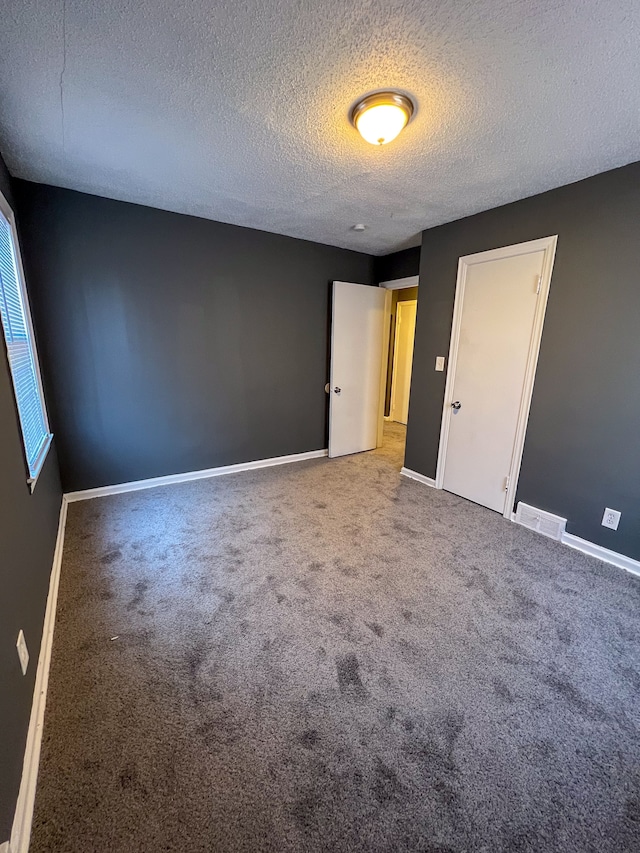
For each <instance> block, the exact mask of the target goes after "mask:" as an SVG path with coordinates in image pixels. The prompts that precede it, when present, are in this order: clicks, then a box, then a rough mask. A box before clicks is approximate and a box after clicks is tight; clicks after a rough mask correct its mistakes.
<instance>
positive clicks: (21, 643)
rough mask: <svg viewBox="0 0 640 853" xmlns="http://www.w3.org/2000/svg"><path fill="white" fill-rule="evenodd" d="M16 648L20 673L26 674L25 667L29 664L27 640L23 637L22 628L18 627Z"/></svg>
mask: <svg viewBox="0 0 640 853" xmlns="http://www.w3.org/2000/svg"><path fill="white" fill-rule="evenodd" d="M16 648H17V649H18V657H19V658H20V666H21V667H22V674H23V675H26V674H27V667H28V666H29V650H28V649H27V641H26V640H25V638H24V633H23V631H22V628H20V633H19V634H18V642H17V643H16Z"/></svg>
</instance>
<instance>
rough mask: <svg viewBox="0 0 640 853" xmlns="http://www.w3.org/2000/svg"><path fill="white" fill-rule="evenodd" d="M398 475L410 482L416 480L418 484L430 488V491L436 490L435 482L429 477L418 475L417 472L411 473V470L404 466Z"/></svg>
mask: <svg viewBox="0 0 640 853" xmlns="http://www.w3.org/2000/svg"><path fill="white" fill-rule="evenodd" d="M400 473H401V474H402V475H403V477H408V478H409V479H410V480H416V482H418V483H423V485H425V486H431V488H432V489H437V488H438V486H436V481H435V480H434V479H432V478H431V477H425V475H424V474H419V473H418V472H417V471H412V470H411V468H405V467H404V466H403V467H402V468H401V469H400Z"/></svg>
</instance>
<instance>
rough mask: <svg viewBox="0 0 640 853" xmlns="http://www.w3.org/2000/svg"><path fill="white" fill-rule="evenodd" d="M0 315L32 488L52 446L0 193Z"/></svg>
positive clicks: (9, 214) (14, 241) (10, 219)
mask: <svg viewBox="0 0 640 853" xmlns="http://www.w3.org/2000/svg"><path fill="white" fill-rule="evenodd" d="M0 316H1V317H2V329H3V331H4V339H5V342H6V345H7V357H8V359H9V369H10V371H11V377H12V379H13V389H14V392H15V396H16V405H17V407H18V415H19V417H20V427H21V429H22V440H23V444H24V452H25V457H26V462H27V468H28V470H29V477H28V483H29V485H30V486H31V491H33V489H34V487H35V484H36V480H37V479H38V474H39V473H40V471H41V470H42V466H43V464H44V460H45V458H46V455H47V451H48V450H49V446H50V445H51V439H52V437H53V436H52V435H51V433H50V432H49V423H48V421H47V412H46V409H45V405H44V394H43V393H42V380H41V379H40V369H39V367H38V356H37V353H36V345H35V339H34V336H33V327H32V325H31V315H30V314H29V302H28V299H27V291H26V288H25V284H24V275H23V272H22V261H21V259H20V249H19V247H18V235H17V232H16V225H15V219H14V216H13V211H12V210H11V208H10V207H9V205H8V204H7V201H6V199H5V198H4V196H3V195H2V194H0Z"/></svg>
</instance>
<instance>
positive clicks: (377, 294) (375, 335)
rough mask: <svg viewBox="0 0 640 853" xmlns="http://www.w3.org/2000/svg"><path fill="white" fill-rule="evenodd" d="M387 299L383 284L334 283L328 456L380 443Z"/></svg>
mask: <svg viewBox="0 0 640 853" xmlns="http://www.w3.org/2000/svg"><path fill="white" fill-rule="evenodd" d="M385 300H386V291H385V290H384V289H383V288H381V287H371V286H369V285H365V284H350V283H348V282H345V281H334V283H333V315H332V324H331V380H330V391H329V398H330V399H329V456H332V457H333V456H344V455H345V454H347V453H359V452H360V451H362V450H373V449H374V448H375V447H376V446H377V442H378V426H379V422H380V420H381V414H382V413H381V396H380V392H381V375H382V367H383V359H382V356H383V344H384V340H383V337H384V336H383V331H384V327H385Z"/></svg>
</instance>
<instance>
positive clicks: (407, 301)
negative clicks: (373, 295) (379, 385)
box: [389, 299, 418, 421]
mask: <svg viewBox="0 0 640 853" xmlns="http://www.w3.org/2000/svg"><path fill="white" fill-rule="evenodd" d="M401 305H415V306H416V310H417V308H418V300H417V299H404V300H403V301H402V302H397V303H396V326H395V329H394V330H393V359H392V361H391V405H390V406H389V420H391V421H392V420H393V410H394V408H395V405H394V400H395V394H396V365H397V360H398V319H399V318H398V314H399V312H400V306H401ZM416 319H417V318H416ZM413 342H414V345H415V329H414V332H413ZM411 368H412V369H411V372H412V373H413V350H412V351H411ZM409 395H411V391H409Z"/></svg>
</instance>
